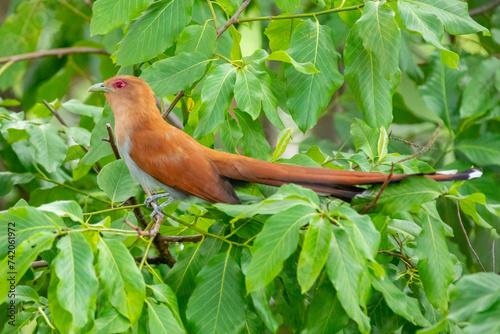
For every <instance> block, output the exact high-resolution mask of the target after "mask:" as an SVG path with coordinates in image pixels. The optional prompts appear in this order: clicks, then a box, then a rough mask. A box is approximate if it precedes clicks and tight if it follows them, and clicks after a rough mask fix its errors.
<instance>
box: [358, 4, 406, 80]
mask: <svg viewBox="0 0 500 334" xmlns="http://www.w3.org/2000/svg"><path fill="white" fill-rule="evenodd" d="M394 16H395V14H394V12H393V11H392V8H391V7H390V6H389V4H388V3H382V2H379V1H369V2H367V3H366V4H365V7H364V8H363V15H362V16H361V19H359V20H358V22H357V23H356V25H358V26H359V35H360V36H361V39H363V46H364V48H365V49H366V50H367V51H368V52H370V53H372V54H373V55H374V56H375V58H376V60H377V62H378V64H379V65H380V66H379V71H380V75H381V76H383V77H386V78H390V77H391V76H393V75H394V74H395V73H396V72H397V71H398V69H399V52H400V50H401V32H400V31H399V27H398V24H397V22H396V19H395V17H394Z"/></svg>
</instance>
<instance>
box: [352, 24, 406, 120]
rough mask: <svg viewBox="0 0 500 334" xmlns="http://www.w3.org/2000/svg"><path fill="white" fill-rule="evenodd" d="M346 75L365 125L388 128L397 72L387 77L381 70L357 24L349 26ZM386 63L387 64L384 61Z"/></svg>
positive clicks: (398, 75) (398, 76)
mask: <svg viewBox="0 0 500 334" xmlns="http://www.w3.org/2000/svg"><path fill="white" fill-rule="evenodd" d="M344 63H345V66H346V67H345V72H344V73H345V77H346V80H347V82H348V83H349V86H350V87H351V89H352V91H353V93H354V95H355V96H356V98H357V103H358V108H359V109H360V110H361V112H362V113H363V116H364V118H365V121H366V123H367V124H368V125H370V126H372V127H374V128H376V129H378V128H380V127H381V126H383V127H384V128H388V127H389V125H390V124H391V122H392V95H393V94H394V91H395V90H396V87H397V85H398V83H399V79H400V72H399V71H396V73H395V74H394V75H392V76H390V77H389V78H387V77H385V76H383V75H382V74H381V71H380V69H381V66H382V65H381V64H380V62H379V61H378V60H377V55H375V54H373V53H372V52H370V51H368V50H366V49H365V48H364V46H363V39H362V38H361V36H360V26H359V24H356V25H355V26H354V28H352V29H351V32H350V33H349V37H348V38H347V44H346V47H345V50H344ZM384 66H386V65H384Z"/></svg>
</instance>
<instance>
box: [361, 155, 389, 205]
mask: <svg viewBox="0 0 500 334" xmlns="http://www.w3.org/2000/svg"><path fill="white" fill-rule="evenodd" d="M393 175H394V162H393V163H392V166H391V172H390V173H389V174H388V175H387V178H386V179H385V181H384V183H382V186H381V187H380V189H379V190H378V192H377V196H375V199H374V200H373V202H371V203H370V204H368V205H367V206H365V207H364V208H363V210H361V212H360V213H362V214H365V213H367V212H368V211H369V210H370V209H371V208H373V207H374V206H375V205H377V202H378V200H379V198H380V196H381V195H382V193H383V192H384V190H385V188H387V186H388V185H389V183H390V182H391V179H392V176H393Z"/></svg>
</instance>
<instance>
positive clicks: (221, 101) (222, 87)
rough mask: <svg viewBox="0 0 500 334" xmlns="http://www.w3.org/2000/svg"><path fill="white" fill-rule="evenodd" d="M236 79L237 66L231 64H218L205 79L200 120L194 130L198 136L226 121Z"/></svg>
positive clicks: (207, 132)
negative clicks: (225, 115) (225, 117)
mask: <svg viewBox="0 0 500 334" xmlns="http://www.w3.org/2000/svg"><path fill="white" fill-rule="evenodd" d="M235 81H236V67H234V66H232V65H231V64H223V65H220V66H218V67H217V68H216V69H215V70H214V71H213V72H212V74H211V75H210V76H209V77H208V78H207V79H206V80H205V82H204V84H203V89H202V91H201V100H202V102H203V103H202V105H201V108H200V111H199V117H200V122H199V123H198V127H197V128H196V130H195V132H194V136H195V137H196V138H199V137H202V136H205V135H207V134H209V133H210V132H212V131H214V130H215V129H217V128H218V127H219V125H221V124H222V122H224V114H225V113H226V111H227V109H228V108H229V105H230V104H231V100H232V98H233V94H232V93H233V88H234V82H235Z"/></svg>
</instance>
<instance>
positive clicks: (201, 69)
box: [141, 52, 212, 96]
mask: <svg viewBox="0 0 500 334" xmlns="http://www.w3.org/2000/svg"><path fill="white" fill-rule="evenodd" d="M211 61H212V60H211V59H209V58H208V57H207V56H206V55H205V54H203V53H201V52H192V53H180V54H178V55H176V56H174V57H170V58H167V59H163V60H160V61H157V62H156V63H154V64H153V66H150V67H148V68H146V69H145V70H144V71H143V72H142V74H141V78H142V79H144V80H145V81H146V82H147V83H148V84H149V85H150V86H151V88H152V89H153V91H154V92H155V94H156V95H157V96H166V95H171V94H175V93H177V92H179V91H181V90H183V89H186V88H188V87H189V86H190V85H191V84H192V83H193V82H195V81H197V80H199V79H200V78H201V77H202V76H203V74H205V71H206V70H207V65H208V64H210V62H211Z"/></svg>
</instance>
